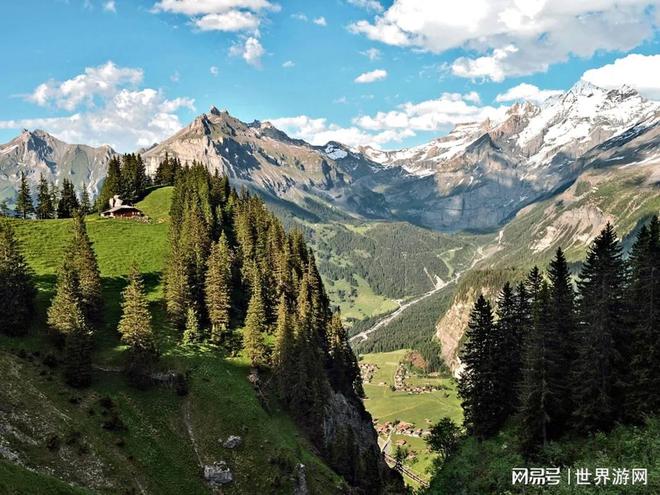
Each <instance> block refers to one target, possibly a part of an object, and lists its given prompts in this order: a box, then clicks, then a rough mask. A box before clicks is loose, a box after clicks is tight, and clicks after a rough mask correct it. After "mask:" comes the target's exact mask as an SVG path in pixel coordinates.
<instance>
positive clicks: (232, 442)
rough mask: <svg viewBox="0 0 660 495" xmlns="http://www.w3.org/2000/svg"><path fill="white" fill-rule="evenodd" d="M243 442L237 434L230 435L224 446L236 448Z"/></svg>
mask: <svg viewBox="0 0 660 495" xmlns="http://www.w3.org/2000/svg"><path fill="white" fill-rule="evenodd" d="M241 442H242V439H241V437H239V436H237V435H229V438H227V440H225V441H224V443H223V444H222V446H223V447H224V448H226V449H235V448H236V447H238V446H239V445H240V444H241Z"/></svg>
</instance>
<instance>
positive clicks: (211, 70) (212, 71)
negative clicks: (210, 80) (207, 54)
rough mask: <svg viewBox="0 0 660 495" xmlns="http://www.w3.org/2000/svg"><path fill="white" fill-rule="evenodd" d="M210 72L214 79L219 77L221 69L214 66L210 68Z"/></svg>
mask: <svg viewBox="0 0 660 495" xmlns="http://www.w3.org/2000/svg"><path fill="white" fill-rule="evenodd" d="M209 72H210V73H211V75H212V76H213V77H217V75H218V74H220V69H218V67H217V66H216V65H212V66H211V67H209Z"/></svg>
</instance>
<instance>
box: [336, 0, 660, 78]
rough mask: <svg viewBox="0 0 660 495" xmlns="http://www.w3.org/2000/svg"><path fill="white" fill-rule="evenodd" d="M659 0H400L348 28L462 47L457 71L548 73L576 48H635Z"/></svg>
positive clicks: (646, 34) (653, 20)
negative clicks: (449, 0) (446, 1)
mask: <svg viewBox="0 0 660 495" xmlns="http://www.w3.org/2000/svg"><path fill="white" fill-rule="evenodd" d="M659 9H660V2H659V1H658V0H582V1H569V0H556V1H547V0H462V1H461V2H454V3H453V4H452V5H451V8H448V7H447V6H446V5H444V4H443V3H442V2H431V1H427V0H395V1H394V3H393V4H392V5H391V7H389V8H388V9H387V10H386V11H385V12H383V13H382V14H380V15H376V16H375V17H374V19H373V20H372V21H368V20H360V21H358V22H356V23H354V24H352V25H350V26H349V28H350V30H351V31H353V32H355V33H360V34H363V35H365V36H367V37H368V38H369V39H372V40H376V41H380V42H383V43H386V44H389V45H395V46H402V47H409V48H413V49H422V50H425V51H430V52H433V53H441V52H444V51H446V50H450V49H455V48H462V49H464V50H466V51H467V53H468V54H469V55H467V56H464V57H462V58H459V59H458V60H456V61H455V62H454V63H453V64H452V70H453V72H454V74H455V75H458V76H462V77H469V78H486V79H492V80H495V81H501V80H503V79H504V78H506V77H509V76H518V75H525V74H531V73H534V72H542V71H545V70H547V69H548V67H549V66H550V65H551V64H554V63H558V62H563V61H566V60H568V58H569V57H570V56H571V55H573V56H577V57H590V56H592V55H593V54H594V53H596V52H597V51H619V50H622V51H626V50H631V49H633V48H634V47H635V46H637V45H639V44H640V43H641V42H643V41H644V40H647V39H650V38H651V37H652V36H653V34H654V27H655V26H657V24H658V17H660V16H658V15H657V12H658V10H659Z"/></svg>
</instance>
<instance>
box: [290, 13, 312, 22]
mask: <svg viewBox="0 0 660 495" xmlns="http://www.w3.org/2000/svg"><path fill="white" fill-rule="evenodd" d="M291 17H292V18H294V19H296V20H297V21H303V22H307V21H308V20H309V18H308V17H307V16H306V15H305V14H303V13H302V12H296V13H295V14H291Z"/></svg>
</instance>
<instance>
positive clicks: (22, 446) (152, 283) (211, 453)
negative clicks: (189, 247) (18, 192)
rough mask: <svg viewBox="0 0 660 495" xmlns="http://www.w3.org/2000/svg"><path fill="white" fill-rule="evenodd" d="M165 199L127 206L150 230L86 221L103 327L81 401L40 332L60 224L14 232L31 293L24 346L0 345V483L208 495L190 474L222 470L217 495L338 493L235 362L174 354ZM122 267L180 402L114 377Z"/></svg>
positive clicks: (19, 225)
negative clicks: (141, 280)
mask: <svg viewBox="0 0 660 495" xmlns="http://www.w3.org/2000/svg"><path fill="white" fill-rule="evenodd" d="M169 198H170V193H169V191H168V190H167V189H159V190H156V191H154V192H152V193H151V194H150V195H149V196H147V198H145V200H144V201H143V202H142V203H140V204H139V205H138V206H139V207H140V208H142V209H143V210H144V211H145V213H146V214H148V215H149V216H150V217H151V219H152V221H151V222H150V223H139V222H127V221H115V220H102V219H98V218H95V217H89V218H88V230H89V233H90V237H91V239H92V241H93V242H94V246H95V250H96V252H97V254H98V258H99V265H100V268H101V275H102V277H103V292H104V298H105V300H106V301H107V302H108V304H107V305H106V308H105V321H106V325H105V328H103V329H101V330H100V331H99V332H98V335H97V339H96V340H97V342H96V349H97V352H96V353H95V355H94V358H93V363H94V377H93V385H92V387H91V388H89V389H86V390H82V391H79V390H74V389H68V388H66V387H63V385H62V383H61V378H60V376H59V375H60V373H59V369H60V367H61V363H59V360H58V359H54V358H53V355H52V353H51V352H50V351H48V350H47V349H48V348H49V345H48V344H47V341H46V337H45V332H44V313H45V309H46V305H47V301H49V299H50V298H51V296H52V293H53V289H54V281H55V272H56V270H57V268H58V266H59V264H60V262H61V257H62V255H64V253H63V248H64V245H65V239H66V238H67V235H68V229H69V224H70V220H52V221H14V222H13V224H14V226H15V227H16V230H17V232H18V235H19V238H20V240H21V242H22V244H23V246H24V252H25V254H26V256H27V258H28V262H29V264H30V265H31V266H32V268H33V269H34V271H35V275H36V280H37V284H38V289H39V293H38V298H37V309H36V311H37V318H36V323H35V325H34V327H33V328H32V330H31V332H30V335H29V337H27V338H21V339H10V338H7V337H3V338H2V339H0V369H2V374H3V376H4V377H5V378H4V386H3V388H2V391H0V395H1V396H2V397H1V400H0V403H1V404H3V406H2V408H0V416H2V421H1V422H0V423H1V424H2V425H3V427H2V429H0V453H1V454H2V457H3V458H4V459H5V460H9V461H11V462H12V464H11V466H7V465H6V464H2V467H1V469H2V470H3V472H4V471H7V472H9V473H10V474H11V476H9V477H8V478H7V480H6V481H3V483H11V484H10V485H9V486H10V488H11V490H12V491H11V493H19V494H22V493H24V494H32V493H35V491H33V490H34V485H33V482H35V483H37V485H36V486H38V487H41V486H43V493H51V492H52V493H78V492H80V490H78V489H77V488H73V487H67V488H66V490H65V488H64V487H63V485H61V484H60V483H56V482H55V481H52V480H51V478H50V477H49V476H55V477H57V478H60V479H62V480H63V481H65V482H66V483H68V484H70V485H72V486H77V487H84V488H87V489H90V490H92V491H93V492H94V493H113V494H114V493H158V494H167V493H172V494H179V493H183V492H185V493H208V492H209V488H208V485H206V483H205V482H204V481H203V479H202V477H201V465H204V464H212V463H214V462H220V461H224V462H226V463H227V465H228V467H229V469H230V470H231V472H232V475H233V482H232V483H231V484H230V485H227V486H225V487H224V488H223V490H224V491H223V493H237V494H239V493H245V494H251V493H255V492H254V490H255V489H256V490H257V491H259V492H262V493H292V491H293V489H294V486H297V485H299V484H300V483H303V482H302V481H301V480H302V478H303V477H304V478H305V480H306V481H305V483H306V484H307V487H308V489H309V492H310V493H321V494H324V493H328V494H330V493H341V492H343V490H344V489H345V488H343V487H344V486H345V485H344V482H343V481H342V479H341V478H340V477H339V476H338V475H336V474H335V473H334V472H333V471H332V470H331V469H330V468H328V467H327V465H326V464H325V463H324V462H323V461H322V460H321V459H320V458H319V457H318V453H317V452H318V451H317V449H315V448H314V447H313V446H312V445H311V444H310V443H309V441H307V440H306V436H305V434H303V433H302V432H301V431H300V430H299V429H298V427H297V426H295V424H294V423H293V422H292V420H291V419H290V418H289V416H288V415H287V414H286V413H284V412H283V411H281V410H279V408H278V407H277V406H276V403H275V402H270V401H269V404H270V406H269V407H266V408H264V407H263V406H262V403H261V402H260V400H259V399H258V397H257V395H256V394H255V392H254V390H253V387H252V385H251V384H250V383H249V381H248V380H247V375H248V371H249V366H248V363H247V361H246V360H245V359H244V358H231V357H225V358H223V357H222V356H218V355H217V351H211V350H209V349H206V348H205V347H204V346H202V347H193V348H190V347H181V346H177V345H176V340H177V339H176V338H175V333H174V330H173V329H172V328H171V327H170V325H169V324H168V323H167V321H166V318H165V314H164V308H163V304H162V286H161V279H160V276H161V274H162V271H163V268H164V264H163V263H164V259H165V255H166V252H167V229H168V225H167V211H168V209H169V208H168V203H169ZM133 261H135V262H136V263H137V264H138V266H139V268H140V270H141V271H142V272H143V273H145V274H146V276H145V280H146V286H147V289H148V296H149V299H150V301H151V304H150V306H151V311H152V314H153V317H154V323H155V325H154V328H155V329H156V331H157V338H158V342H159V346H160V348H161V353H162V356H161V363H160V367H161V368H162V369H163V371H167V372H168V373H169V372H178V373H182V374H185V375H186V376H187V377H188V387H189V393H188V394H187V395H186V396H180V395H178V394H177V387H174V386H171V385H170V386H167V385H159V386H156V387H154V388H152V389H150V390H148V391H139V390H136V389H134V388H131V387H129V386H128V384H127V383H126V379H125V378H124V376H123V375H122V374H121V373H118V371H119V370H120V369H121V368H120V367H119V366H121V363H122V362H123V360H124V354H125V352H126V348H125V346H123V345H121V344H120V342H119V340H118V337H117V334H116V331H115V330H114V329H115V328H116V322H117V320H118V317H119V307H118V303H119V301H120V291H121V290H122V289H123V287H124V285H125V283H126V282H125V277H126V274H127V273H128V271H129V268H130V265H131V264H132V263H133ZM230 435H237V436H240V437H241V439H242V442H241V445H240V446H238V447H236V448H235V449H230V448H225V447H223V444H222V442H221V440H222V441H224V440H226V439H227V438H228V437H229V436H230ZM301 464H302V465H304V468H302V467H299V466H300V465H301ZM16 465H18V466H22V467H23V468H25V469H29V470H30V471H32V472H34V473H35V474H33V475H27V474H20V475H19V474H17V473H27V472H26V471H23V472H21V471H20V470H19V471H17V468H16V467H15V466H16ZM264 466H269V467H268V468H267V469H264ZM3 479H4V478H3ZM34 480H39V481H38V482H37V481H34ZM48 490H51V491H50V492H49V491H48ZM53 490H59V491H53ZM82 492H84V490H83V491H82Z"/></svg>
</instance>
